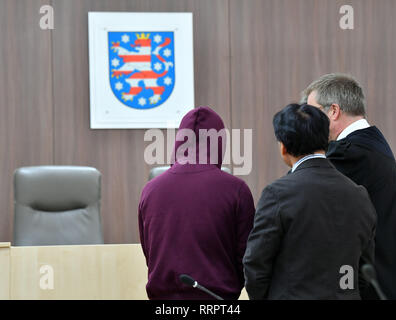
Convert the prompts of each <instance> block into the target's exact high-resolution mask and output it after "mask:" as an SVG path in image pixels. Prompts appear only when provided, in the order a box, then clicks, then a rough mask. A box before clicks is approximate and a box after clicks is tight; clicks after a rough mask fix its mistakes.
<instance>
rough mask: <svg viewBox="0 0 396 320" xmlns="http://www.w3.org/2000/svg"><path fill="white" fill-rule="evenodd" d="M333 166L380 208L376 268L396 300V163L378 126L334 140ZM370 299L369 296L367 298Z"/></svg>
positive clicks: (390, 297)
mask: <svg viewBox="0 0 396 320" xmlns="http://www.w3.org/2000/svg"><path fill="white" fill-rule="evenodd" d="M327 157H328V159H329V160H330V161H331V162H332V163H333V165H334V166H335V167H336V168H337V169H338V170H339V171H340V172H342V173H343V174H345V175H346V176H347V177H349V178H351V179H352V180H353V181H355V182H356V183H357V184H360V185H363V186H364V187H365V188H366V189H367V191H368V193H369V195H370V198H371V201H372V202H373V205H374V207H375V209H376V211H377V215H378V224H377V232H376V239H375V242H376V250H375V267H376V269H377V274H378V281H379V283H380V285H381V287H382V289H383V291H384V293H385V295H387V297H388V298H389V299H396V163H395V158H394V156H393V153H392V151H391V149H390V147H389V145H388V143H387V142H386V140H385V138H384V136H383V135H382V134H381V132H380V131H379V130H378V129H377V128H376V127H369V128H367V129H363V130H357V131H355V132H352V133H351V134H349V135H348V136H347V137H346V138H344V139H341V140H339V141H333V142H331V143H330V145H329V149H328V152H327ZM368 298H370V297H368Z"/></svg>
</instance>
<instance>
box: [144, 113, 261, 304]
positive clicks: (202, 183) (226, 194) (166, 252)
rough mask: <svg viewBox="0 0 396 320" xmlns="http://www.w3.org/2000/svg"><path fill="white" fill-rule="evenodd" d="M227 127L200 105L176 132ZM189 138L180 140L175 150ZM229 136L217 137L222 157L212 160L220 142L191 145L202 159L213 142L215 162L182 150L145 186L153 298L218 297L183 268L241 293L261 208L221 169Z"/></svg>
mask: <svg viewBox="0 0 396 320" xmlns="http://www.w3.org/2000/svg"><path fill="white" fill-rule="evenodd" d="M223 128H224V124H223V121H222V120H221V118H220V117H219V116H218V115H217V114H216V113H215V112H214V111H213V110H211V109H210V108H208V107H199V108H197V109H193V110H191V111H190V112H188V113H187V114H186V115H185V116H184V118H183V120H182V122H181V124H180V128H179V131H178V133H177V136H176V140H178V137H179V136H180V133H181V132H183V130H181V129H191V130H193V131H194V133H195V134H196V137H197V140H199V139H198V137H199V129H216V130H221V129H223ZM186 140H187V138H186V139H185V140H183V141H176V143H175V151H174V154H177V153H176V151H177V150H178V149H179V148H180V147H181V146H182V145H183V143H184V141H186ZM222 140H223V139H221V138H219V139H217V141H216V143H217V145H216V147H217V148H218V150H219V152H218V159H219V161H218V162H219V163H217V164H210V163H209V162H210V161H209V156H210V153H211V152H213V147H214V146H213V145H210V140H209V139H208V142H207V148H205V145H204V148H202V144H200V145H199V146H198V145H197V148H195V150H194V152H195V154H188V152H189V151H188V150H187V151H186V152H183V154H184V156H186V158H188V159H194V158H195V159H198V158H199V153H200V152H201V153H202V152H204V151H203V150H204V149H207V157H208V161H207V162H208V164H192V163H186V164H181V163H184V162H185V161H181V160H183V159H181V160H180V157H178V156H176V162H175V164H174V165H173V166H172V167H171V168H170V169H169V170H167V171H166V172H164V173H163V174H161V175H160V176H158V177H156V178H155V179H153V180H151V181H150V182H148V183H147V185H146V186H145V187H144V189H143V191H142V195H141V200H140V204H139V229H140V240H141V244H142V248H143V252H144V254H145V256H146V261H147V265H148V283H147V286H146V289H147V294H148V297H149V298H150V299H174V300H178V299H211V297H210V296H208V295H207V294H205V293H203V292H201V291H199V290H198V289H194V288H190V287H187V286H186V285H184V284H182V283H181V282H180V280H179V275H180V274H183V273H184V274H188V275H190V276H192V277H193V278H194V279H195V280H197V281H198V282H199V283H200V284H201V285H203V286H205V287H207V288H208V289H210V290H212V291H213V292H215V293H216V294H218V295H220V296H222V297H223V298H225V299H238V297H239V295H240V292H241V289H242V288H243V285H244V278H243V269H242V268H243V267H242V258H243V255H244V252H245V248H246V241H247V238H248V235H249V233H250V231H251V229H252V227H253V218H254V212H255V209H254V203H253V198H252V195H251V192H250V190H249V188H248V186H247V185H246V183H245V182H243V181H242V180H240V179H238V178H236V177H234V176H232V175H230V174H228V173H226V172H223V171H222V170H221V169H220V168H221V161H222V157H223V156H224V151H225V150H224V149H225V148H223V145H224V143H225V141H222ZM182 149H183V148H182ZM183 150H184V149H183ZM190 151H191V150H190ZM184 160H185V159H184ZM191 162H193V161H191ZM212 163H213V161H212Z"/></svg>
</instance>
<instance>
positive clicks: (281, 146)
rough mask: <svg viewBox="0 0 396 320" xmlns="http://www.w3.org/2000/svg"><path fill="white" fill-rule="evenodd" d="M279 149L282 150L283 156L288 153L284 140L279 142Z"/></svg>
mask: <svg viewBox="0 0 396 320" xmlns="http://www.w3.org/2000/svg"><path fill="white" fill-rule="evenodd" d="M279 150H280V153H281V155H282V157H284V156H285V155H286V154H287V150H286V147H285V145H284V144H283V143H282V142H279Z"/></svg>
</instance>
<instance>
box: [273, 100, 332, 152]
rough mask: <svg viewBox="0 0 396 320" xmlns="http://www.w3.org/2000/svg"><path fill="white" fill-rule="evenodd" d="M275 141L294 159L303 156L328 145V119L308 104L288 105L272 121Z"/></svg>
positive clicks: (325, 148)
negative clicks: (280, 143)
mask: <svg viewBox="0 0 396 320" xmlns="http://www.w3.org/2000/svg"><path fill="white" fill-rule="evenodd" d="M272 123H273V125H274V131H275V136H276V139H277V140H278V141H279V142H282V143H283V144H284V146H285V148H286V151H287V152H288V153H289V154H291V155H292V156H294V157H299V156H304V155H307V154H311V153H314V152H315V151H318V150H325V151H326V150H327V147H328V145H329V125H330V122H329V118H328V117H327V115H326V114H325V113H324V112H322V111H321V110H320V109H319V108H316V107H313V106H311V105H308V104H302V105H300V104H296V103H293V104H289V105H287V106H286V107H285V108H284V109H283V110H281V111H279V112H278V113H277V114H275V116H274V119H273V121H272Z"/></svg>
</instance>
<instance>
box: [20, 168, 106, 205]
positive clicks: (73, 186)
mask: <svg viewBox="0 0 396 320" xmlns="http://www.w3.org/2000/svg"><path fill="white" fill-rule="evenodd" d="M100 179H101V174H100V172H99V171H98V170H96V169H95V168H91V167H79V166H37V167H23V168H19V169H17V170H16V171H15V174H14V192H15V194H14V199H15V202H16V203H18V204H21V205H25V206H29V207H31V208H33V209H34V210H39V211H68V210H75V209H81V208H85V207H87V206H88V205H90V204H92V203H96V202H97V201H99V200H100Z"/></svg>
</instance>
